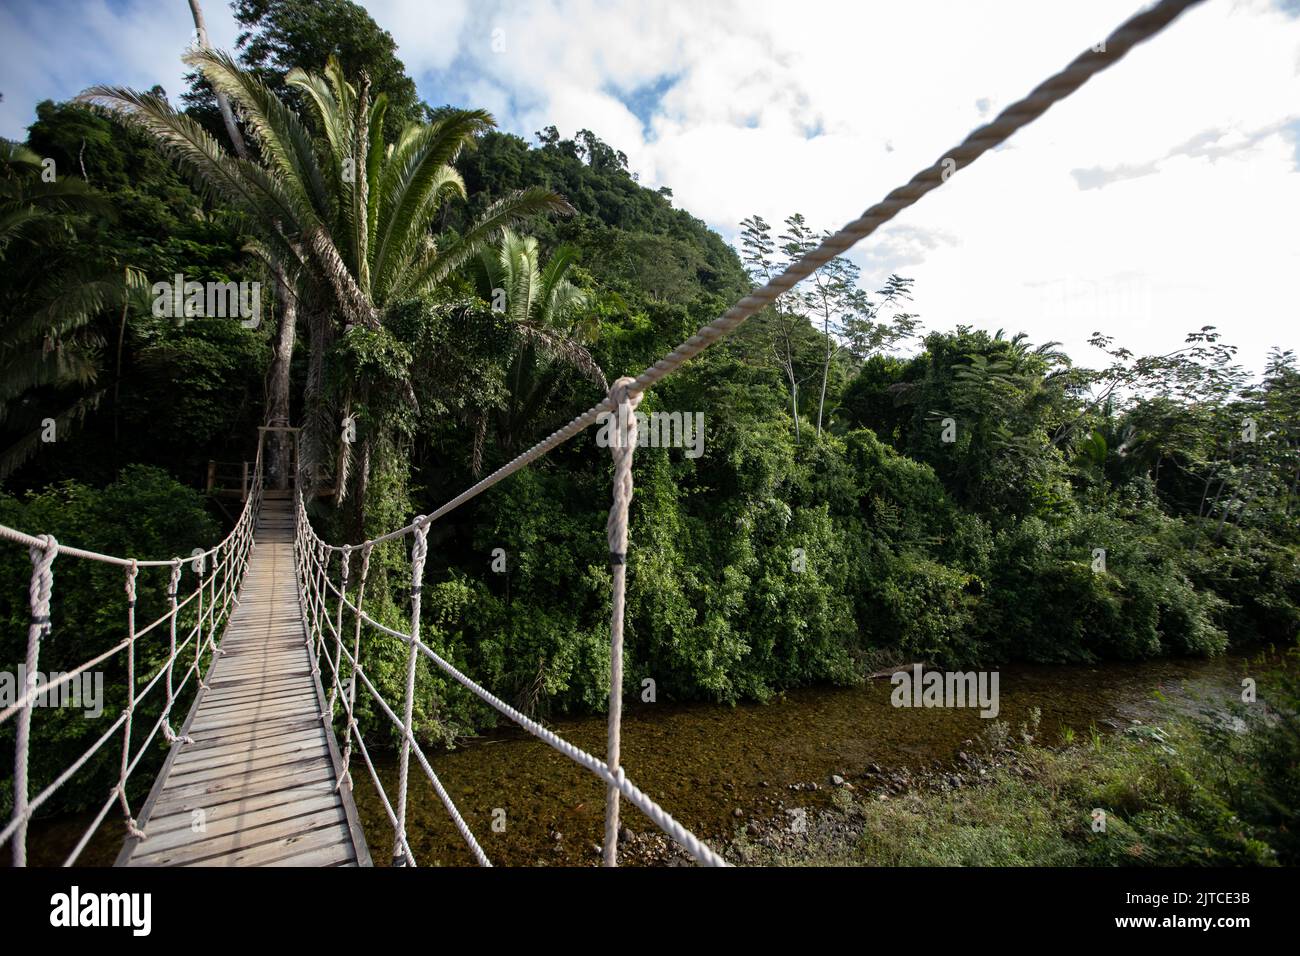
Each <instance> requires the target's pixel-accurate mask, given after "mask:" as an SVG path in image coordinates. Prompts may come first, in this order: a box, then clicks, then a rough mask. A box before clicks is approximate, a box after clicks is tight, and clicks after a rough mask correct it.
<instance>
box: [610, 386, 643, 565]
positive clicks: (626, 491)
mask: <svg viewBox="0 0 1300 956" xmlns="http://www.w3.org/2000/svg"><path fill="white" fill-rule="evenodd" d="M634 384H636V379H634V378H629V377H628V376H624V377H623V378H620V379H619V380H618V381H616V382H615V383H614V384H613V385H612V386H610V389H609V397H610V399H611V400H612V401H613V402H614V414H615V415H616V416H617V417H616V419H615V422H614V429H613V432H612V435H611V440H610V443H609V450H610V454H611V455H613V457H614V504H613V506H612V507H611V508H610V509H609V520H608V521H606V522H605V536H606V538H607V539H608V541H609V555H610V563H611V564H624V563H626V561H627V511H628V506H629V505H630V504H631V502H632V451H633V450H634V449H635V448H636V442H637V422H636V414H635V412H636V407H637V406H638V405H640V404H641V393H640V392H634V391H632V390H631V388H632V386H633V385H634Z"/></svg>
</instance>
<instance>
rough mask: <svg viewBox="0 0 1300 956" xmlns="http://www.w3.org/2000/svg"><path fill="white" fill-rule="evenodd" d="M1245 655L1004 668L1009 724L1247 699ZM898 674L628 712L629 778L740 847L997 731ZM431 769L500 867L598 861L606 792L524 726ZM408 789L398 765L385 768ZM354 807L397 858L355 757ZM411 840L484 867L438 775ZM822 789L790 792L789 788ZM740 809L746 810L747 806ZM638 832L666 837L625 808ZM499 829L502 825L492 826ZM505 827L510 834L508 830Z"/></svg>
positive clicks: (701, 828) (420, 806)
mask: <svg viewBox="0 0 1300 956" xmlns="http://www.w3.org/2000/svg"><path fill="white" fill-rule="evenodd" d="M1248 673H1250V671H1249V666H1248V658H1245V657H1241V656H1229V657H1222V658H1217V659H1214V660H1209V661H1205V660H1160V661H1150V662H1145V663H1137V664H1120V663H1108V664H1100V665H1095V666H1080V665H1073V666H1053V667H1047V666H1025V665H1017V666H1014V667H1008V668H1004V669H1002V670H1001V671H1000V681H999V690H1000V706H1001V712H1000V713H999V715H998V719H1001V720H1004V721H1007V722H1008V723H1009V724H1011V726H1012V727H1013V728H1014V729H1018V728H1019V725H1020V724H1021V723H1022V722H1024V721H1025V720H1027V719H1028V717H1029V714H1030V711H1031V710H1032V709H1033V708H1035V707H1037V708H1039V710H1040V711H1041V715H1042V716H1041V722H1040V726H1039V739H1040V740H1042V741H1044V742H1047V743H1052V742H1055V741H1058V740H1059V739H1060V735H1061V733H1062V731H1063V729H1064V728H1066V727H1069V728H1073V729H1074V731H1075V732H1076V733H1077V734H1079V735H1083V734H1086V733H1087V731H1088V730H1089V728H1090V727H1094V726H1095V727H1097V728H1098V729H1099V730H1102V731H1108V730H1114V729H1116V728H1118V727H1121V726H1125V725H1127V723H1128V722H1129V721H1132V720H1143V721H1146V720H1150V719H1152V718H1153V717H1158V715H1159V714H1160V713H1161V712H1162V711H1163V710H1164V709H1166V708H1169V707H1176V708H1179V709H1182V710H1184V711H1188V712H1194V711H1196V710H1197V709H1199V708H1201V707H1203V706H1204V707H1210V708H1213V709H1215V710H1221V709H1223V708H1224V706H1225V705H1226V703H1227V702H1228V701H1229V700H1231V699H1237V698H1239V695H1240V681H1241V677H1242V676H1243V675H1245V674H1248ZM892 690H893V688H892V686H891V684H890V682H889V681H888V680H887V679H876V680H872V681H869V682H867V683H865V684H863V685H862V686H860V687H853V688H804V689H800V690H793V691H790V692H788V693H786V694H785V695H783V696H782V697H781V698H779V699H777V700H774V701H772V702H770V703H768V704H762V705H758V704H753V705H742V706H737V707H726V706H717V705H708V704H691V705H675V704H667V703H658V704H636V705H630V706H629V708H628V709H627V710H626V712H625V714H624V718H623V760H622V762H623V766H624V768H625V770H626V771H627V774H628V777H629V778H630V779H631V780H632V781H633V782H634V783H635V784H636V785H637V786H638V787H640V788H641V789H642V790H643V791H645V792H646V793H647V794H649V795H650V796H651V797H652V798H654V799H655V800H656V801H658V802H659V803H660V804H661V805H662V806H663V807H664V808H665V809H666V810H668V811H669V812H670V813H671V814H673V816H674V817H676V818H677V819H678V820H679V821H681V822H682V823H683V824H685V825H686V826H687V827H689V828H691V829H692V830H693V831H694V832H695V833H696V834H697V835H699V836H701V837H705V838H707V839H709V840H718V839H719V838H722V839H726V838H729V837H730V836H731V835H732V833H733V832H734V831H735V829H736V828H738V827H740V826H743V825H744V820H745V819H747V818H748V817H751V816H755V815H758V816H763V815H768V814H772V813H774V812H775V811H776V810H777V806H778V804H779V803H781V804H784V805H785V806H797V805H800V804H806V805H812V804H816V803H818V802H820V801H821V800H825V799H828V797H829V790H828V788H827V787H826V786H825V785H826V783H827V781H828V780H829V778H830V775H831V774H840V775H842V776H844V777H845V778H847V779H849V780H850V781H852V780H856V779H858V778H859V777H861V776H862V775H863V773H864V771H865V770H866V768H867V767H868V766H869V765H871V764H876V765H878V766H879V767H880V768H882V769H884V770H886V771H888V770H890V769H894V768H901V767H904V766H907V767H917V766H919V765H923V764H933V763H934V762H935V761H938V762H940V763H947V762H950V761H952V760H954V758H955V757H956V755H957V753H958V752H959V751H961V750H962V748H963V747H967V746H969V744H968V743H967V742H968V741H970V740H971V739H972V738H975V737H976V736H977V735H978V734H979V733H980V732H981V730H983V729H984V728H985V727H986V726H987V725H988V723H989V721H987V720H985V719H982V718H981V717H980V716H979V714H978V711H977V710H976V709H955V708H939V709H908V708H898V707H894V706H893V705H892V704H891V702H890V694H891V691H892ZM549 726H550V727H551V728H552V729H554V730H555V731H556V732H557V733H559V734H560V735H561V736H563V737H565V738H566V739H567V740H569V741H570V742H572V743H574V744H576V745H577V746H579V747H582V748H583V749H585V750H587V751H588V752H590V753H594V754H596V755H603V754H604V752H605V720H604V717H603V716H592V717H581V718H569V719H565V718H561V719H558V720H554V721H551V722H550V723H549ZM430 764H431V766H432V767H433V769H434V771H435V772H436V773H437V774H438V776H439V778H440V779H441V781H442V783H443V785H444V786H445V787H446V789H447V791H448V792H449V794H450V795H451V797H452V798H453V799H454V800H455V802H456V805H457V806H458V807H459V808H460V811H461V813H462V814H463V816H464V818H465V820H466V822H467V823H468V824H469V826H470V828H471V829H472V830H473V831H474V833H475V835H476V836H477V837H478V839H479V841H480V843H481V844H482V845H483V848H484V850H485V852H486V853H487V855H488V856H489V858H490V859H491V860H492V862H493V863H495V864H497V865H506V866H511V865H513V866H530V865H547V866H554V865H595V864H596V863H598V862H599V857H598V855H597V852H596V845H597V844H599V843H600V841H601V839H602V836H603V820H604V805H605V804H604V784H603V783H602V782H601V781H599V780H598V779H597V778H596V777H595V776H593V775H592V774H591V773H590V772H589V771H586V770H583V769H581V768H579V767H578V766H577V765H575V764H573V763H572V762H570V761H569V760H568V759H567V758H565V757H563V756H561V755H560V754H559V753H557V752H556V751H554V750H552V749H551V748H550V747H548V746H547V745H545V744H543V743H541V742H540V741H538V740H536V739H534V738H533V737H531V736H529V735H528V734H526V733H524V732H522V731H518V730H501V731H496V732H493V733H490V734H488V735H486V736H483V737H481V738H478V739H474V740H471V741H467V742H465V743H463V744H462V745H461V746H459V747H457V748H456V749H455V750H451V751H445V752H440V753H437V754H434V755H431V756H430ZM376 765H377V768H378V769H379V772H380V776H381V779H382V780H383V781H384V786H385V788H386V789H387V791H388V793H389V794H390V795H391V796H394V797H395V794H396V780H397V772H396V767H397V761H396V759H395V758H394V757H391V756H386V757H384V758H382V759H379V760H378V761H377V764H376ZM353 776H354V779H355V780H356V790H355V794H356V800H357V805H358V809H359V811H360V813H361V816H362V822H363V825H364V827H365V830H366V837H367V840H368V842H369V844H370V850H371V855H372V856H373V857H374V861H375V863H376V864H377V865H385V864H386V863H387V862H388V860H389V858H390V857H391V855H392V845H393V833H392V826H391V824H390V822H389V820H388V817H387V815H386V814H385V812H384V809H383V806H382V804H381V803H380V801H379V799H378V797H377V796H376V794H375V790H374V786H373V783H372V782H371V780H370V778H369V775H368V773H367V771H366V769H365V766H364V764H362V763H360V762H359V761H356V762H354V764H353ZM410 779H411V789H410V794H411V796H410V805H409V807H408V810H407V817H408V820H407V822H408V832H409V833H410V840H411V847H412V850H413V852H414V854H415V858H416V860H417V861H419V863H420V865H422V866H432V865H471V864H473V862H474V859H473V857H472V856H471V854H470V852H469V850H468V848H467V847H466V846H465V844H464V842H463V840H462V839H461V837H460V835H459V834H458V833H457V832H456V830H455V829H454V828H453V826H452V824H451V822H450V819H449V817H448V815H447V812H446V810H445V809H444V808H443V806H442V804H441V802H440V801H439V799H438V797H437V795H436V793H435V792H434V790H433V787H432V786H431V785H430V784H429V781H428V778H427V777H426V776H425V775H424V772H423V770H422V769H421V768H420V767H419V766H418V764H417V763H416V761H415V759H414V758H412V760H411V768H410ZM800 783H802V784H810V783H819V784H820V785H821V789H820V790H817V791H813V790H811V789H808V790H800V791H798V792H791V791H790V789H789V788H790V786H791V785H792V784H800ZM737 810H739V811H740V813H741V815H740V816H738V815H737V814H736V811H737ZM622 819H623V821H624V823H626V824H627V826H628V827H629V828H631V829H632V830H633V831H634V832H638V833H639V832H643V831H649V830H654V829H655V827H654V824H652V823H650V821H649V820H647V819H646V818H645V817H644V816H642V815H641V813H640V811H638V810H637V809H636V808H634V807H632V806H630V805H629V804H628V803H627V802H626V801H624V802H623V810H622ZM494 821H495V822H496V826H495V827H494V825H493V824H494ZM502 823H504V827H502Z"/></svg>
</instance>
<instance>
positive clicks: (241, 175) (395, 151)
mask: <svg viewBox="0 0 1300 956" xmlns="http://www.w3.org/2000/svg"><path fill="white" fill-rule="evenodd" d="M184 59H185V62H186V63H187V64H188V65H190V66H192V67H194V68H195V69H197V70H199V71H200V72H201V73H202V74H203V76H204V78H205V79H206V80H207V81H208V82H209V83H210V84H211V85H212V87H213V89H214V90H216V91H219V92H220V93H222V94H223V95H225V96H226V97H228V98H229V99H230V101H231V102H232V103H234V104H235V105H236V106H237V107H238V110H239V113H240V116H241V118H242V120H243V122H244V126H245V130H246V132H247V134H248V136H249V139H250V140H251V141H252V142H251V144H250V145H251V147H252V148H251V150H250V151H251V152H253V153H255V154H256V156H257V158H256V159H253V158H248V159H243V158H240V157H237V156H232V155H230V154H229V153H227V152H226V151H225V150H224V149H223V148H222V147H221V145H220V144H219V143H218V142H217V141H216V140H215V139H214V138H213V137H212V136H211V135H210V134H209V133H208V132H207V131H206V130H205V129H203V128H202V126H200V125H199V124H198V123H197V122H195V121H194V119H193V118H191V117H189V116H186V115H185V114H182V113H178V112H176V111H175V110H174V109H173V108H172V107H171V106H170V105H169V104H168V103H167V102H166V100H165V99H164V98H163V97H161V96H157V95H153V94H148V93H139V92H136V91H134V90H129V89H124V88H121V87H111V86H97V87H92V88H91V89H88V90H86V91H85V92H83V93H82V94H81V96H80V97H79V99H80V100H81V101H82V102H87V103H91V104H94V105H96V106H99V107H101V108H104V109H106V110H108V111H110V112H111V113H113V114H114V115H116V116H118V117H120V118H121V119H122V120H124V121H126V122H129V123H131V124H133V125H135V126H137V127H138V128H140V129H143V130H144V131H146V132H147V133H148V134H150V135H151V136H152V137H153V138H154V139H155V141H156V142H157V143H158V144H159V146H160V147H161V148H163V149H164V150H165V151H166V152H168V153H169V154H170V155H171V156H172V157H173V158H174V159H175V160H176V161H177V162H179V163H180V164H181V165H182V166H183V167H184V168H185V169H187V170H188V171H189V172H190V173H191V174H192V175H193V176H194V177H195V178H196V179H197V180H198V181H199V182H200V183H201V184H202V185H204V186H206V187H208V188H210V189H212V190H213V191H214V192H216V193H218V194H219V195H221V196H222V197H224V198H225V199H226V200H228V201H229V202H231V203H232V204H233V205H234V206H235V207H236V208H237V209H239V210H240V211H242V212H243V213H245V214H246V215H247V216H248V218H249V220H250V221H251V223H252V224H253V227H254V229H255V230H256V232H257V234H258V237H259V240H260V242H259V244H258V248H259V249H260V251H261V252H262V254H263V255H264V256H265V257H267V258H268V259H269V260H271V261H273V262H278V263H281V264H285V263H287V264H289V270H288V271H289V272H291V273H294V274H295V275H296V288H297V289H298V291H299V298H300V300H304V299H311V300H313V301H315V302H318V303H323V307H322V310H321V312H320V313H319V314H317V315H315V316H309V317H308V318H309V321H308V329H309V334H310V337H311V361H310V366H309V375H308V383H307V390H308V394H307V396H306V397H307V404H308V406H309V408H315V409H317V414H316V415H314V416H312V417H311V418H309V419H308V421H307V422H306V425H307V431H308V435H307V438H308V441H307V443H306V448H305V449H304V464H305V465H306V466H308V467H309V469H310V474H311V475H312V476H313V481H319V480H320V477H319V468H320V465H321V463H322V462H323V460H324V454H323V451H322V449H323V448H324V447H325V441H326V440H327V439H326V435H328V434H329V430H332V427H333V426H332V424H331V425H330V426H328V428H327V426H326V425H325V422H326V421H329V422H331V423H332V422H334V421H335V420H336V418H335V416H334V415H332V414H328V412H329V410H328V407H327V403H325V402H324V401H323V400H322V398H321V394H320V391H321V384H320V383H321V382H322V381H323V372H322V369H323V367H324V355H325V351H326V348H327V346H328V344H329V341H330V338H331V336H332V335H334V334H335V333H336V332H338V331H341V330H343V329H345V328H346V327H347V326H350V325H363V326H366V327H368V328H371V329H376V330H377V329H379V328H380V327H381V317H382V314H383V310H384V308H385V307H386V306H388V305H391V304H394V303H396V302H398V301H400V300H402V299H405V298H410V297H414V296H418V295H421V294H423V293H426V292H428V291H430V290H432V289H434V288H436V287H437V286H438V285H439V284H440V283H442V282H443V281H444V280H445V279H446V278H447V276H448V275H449V274H451V272H452V271H453V270H455V269H456V268H458V267H459V266H461V265H463V264H464V263H465V262H466V261H467V260H469V259H470V258H471V257H472V256H474V255H475V254H476V253H477V252H478V251H479V250H481V249H482V248H483V247H484V246H486V245H488V244H489V243H491V242H492V241H493V240H494V239H495V238H496V237H497V236H498V235H499V234H500V232H501V230H502V229H504V228H506V227H508V226H510V225H513V224H514V223H517V222H520V221H522V220H525V219H527V218H529V217H531V216H534V215H538V214H541V213H546V212H571V211H572V207H570V206H569V205H568V203H567V202H565V201H564V200H563V199H562V198H561V197H560V196H558V195H556V194H555V193H552V192H550V191H548V190H544V189H529V190H522V191H520V192H517V193H514V194H512V195H510V196H507V197H505V198H503V199H501V200H499V201H498V202H496V203H495V204H493V205H492V206H491V207H490V208H489V209H488V210H487V211H486V212H484V214H483V215H482V216H481V217H480V218H479V219H478V220H477V221H476V222H475V223H474V224H473V225H472V226H471V227H470V228H469V229H468V230H467V231H466V232H465V234H464V235H463V236H460V237H458V238H454V239H453V240H451V241H450V242H447V243H445V244H439V243H438V242H437V241H436V240H435V239H434V237H433V234H432V227H433V225H434V223H435V222H436V221H437V219H438V216H439V215H440V213H441V211H442V207H443V204H444V203H446V202H448V201H450V200H451V199H452V198H453V197H462V198H463V197H464V196H465V185H464V182H463V180H462V179H461V177H460V175H459V173H457V172H456V170H455V168H454V167H453V166H452V163H453V162H454V161H455V159H456V157H457V156H458V155H459V153H460V151H461V150H462V149H464V148H465V147H466V146H467V145H469V144H470V143H472V141H473V139H474V137H475V136H476V135H477V134H479V133H481V132H483V131H484V130H486V129H488V128H490V127H491V126H493V125H494V121H493V119H492V117H491V115H490V114H488V113H486V112H483V111H481V110H447V111H445V112H444V113H443V114H442V115H441V116H440V117H439V118H438V119H437V120H436V121H435V122H432V123H429V124H411V125H409V126H407V127H406V129H405V130H403V132H402V134H401V135H400V136H399V137H398V140H397V142H396V143H394V144H391V145H389V144H386V143H385V142H384V140H383V117H384V113H385V111H386V108H387V98H386V97H385V96H384V95H383V94H380V95H379V96H377V97H375V98H374V101H373V102H372V101H371V98H370V92H369V89H370V87H369V81H368V79H367V78H366V77H365V76H364V75H363V76H362V77H361V79H360V82H359V85H358V86H354V85H353V84H351V83H349V82H348V81H347V80H346V79H345V78H344V76H343V73H342V69H341V67H340V66H339V64H338V61H337V60H336V59H334V58H331V59H330V61H329V63H328V64H327V65H326V68H325V74H324V76H319V75H315V74H309V73H305V72H303V71H302V70H293V71H292V72H291V73H290V74H289V76H288V77H286V82H287V83H289V84H290V85H292V86H294V87H296V88H298V89H300V90H302V91H303V92H304V93H306V94H307V99H308V102H310V103H311V104H312V107H313V109H314V111H315V113H316V120H317V123H318V126H319V129H320V132H321V134H322V135H321V136H319V137H316V136H313V135H312V132H311V131H310V130H309V129H308V127H307V125H306V124H305V123H304V122H303V120H302V118H301V117H299V116H298V115H297V114H296V113H295V112H293V110H291V109H289V108H288V107H287V106H286V105H285V104H284V102H283V101H281V100H280V99H279V98H278V97H277V96H276V95H275V94H274V93H272V92H271V91H270V90H269V89H268V88H267V87H266V86H265V85H264V84H263V83H262V82H260V81H259V80H258V79H257V78H256V77H255V76H254V75H252V74H251V73H248V72H246V71H244V70H241V69H240V68H239V67H238V66H237V65H236V64H235V62H234V61H233V60H232V59H231V58H230V57H229V56H228V55H227V54H225V53H221V52H216V51H211V50H197V51H194V52H192V53H189V54H187V55H186V56H185V58H184ZM342 411H343V412H344V413H345V414H347V413H348V412H349V409H348V408H346V407H345V408H344V409H343V410H342ZM370 442H371V436H370V435H369V434H368V433H367V435H366V437H365V439H364V440H363V442H362V454H363V456H366V455H368V453H369V448H370ZM365 474H366V469H365V468H364V467H363V468H362V470H361V475H362V477H361V483H360V484H361V487H360V488H359V489H358V493H359V496H360V497H361V498H364V492H365V488H364V484H365ZM342 477H343V476H342V475H336V478H335V482H336V485H339V486H340V487H342V485H343V484H344V482H343V481H341V480H340V479H341V478H342Z"/></svg>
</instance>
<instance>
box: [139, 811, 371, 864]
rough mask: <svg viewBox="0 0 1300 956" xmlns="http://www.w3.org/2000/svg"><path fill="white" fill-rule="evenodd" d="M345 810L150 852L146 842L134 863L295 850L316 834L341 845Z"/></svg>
mask: <svg viewBox="0 0 1300 956" xmlns="http://www.w3.org/2000/svg"><path fill="white" fill-rule="evenodd" d="M345 819H346V818H345V817H344V815H343V807H341V806H333V807H330V808H329V809H327V810H319V811H317V812H315V813H308V814H305V815H303V816H295V817H290V818H289V819H287V820H280V821H278V822H276V823H266V824H263V825H261V826H257V827H248V828H241V829H239V830H237V831H236V832H234V833H227V834H223V835H219V836H215V837H212V838H210V839H209V838H208V837H207V834H204V833H198V834H192V835H193V836H196V837H198V839H197V840H193V841H190V842H188V843H185V844H184V845H181V846H173V847H167V848H162V849H159V850H158V851H156V852H155V851H150V850H149V841H148V840H145V841H144V842H143V843H141V844H140V849H139V850H137V851H136V854H135V857H134V859H133V861H132V862H133V863H134V864H135V865H136V866H184V865H185V864H186V863H194V862H197V861H199V860H204V859H207V858H208V857H213V856H229V855H231V854H248V853H250V852H252V851H255V850H257V849H258V848H259V847H261V845H262V844H264V843H268V844H272V845H281V846H284V847H290V846H293V845H295V844H297V843H299V842H300V841H302V840H303V839H305V838H307V837H309V836H311V834H312V833H314V831H316V830H320V829H325V830H326V831H327V832H326V834H325V837H324V839H325V840H332V841H338V840H339V839H340V838H341V836H342V834H341V832H340V829H339V824H341V823H343V822H345Z"/></svg>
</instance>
